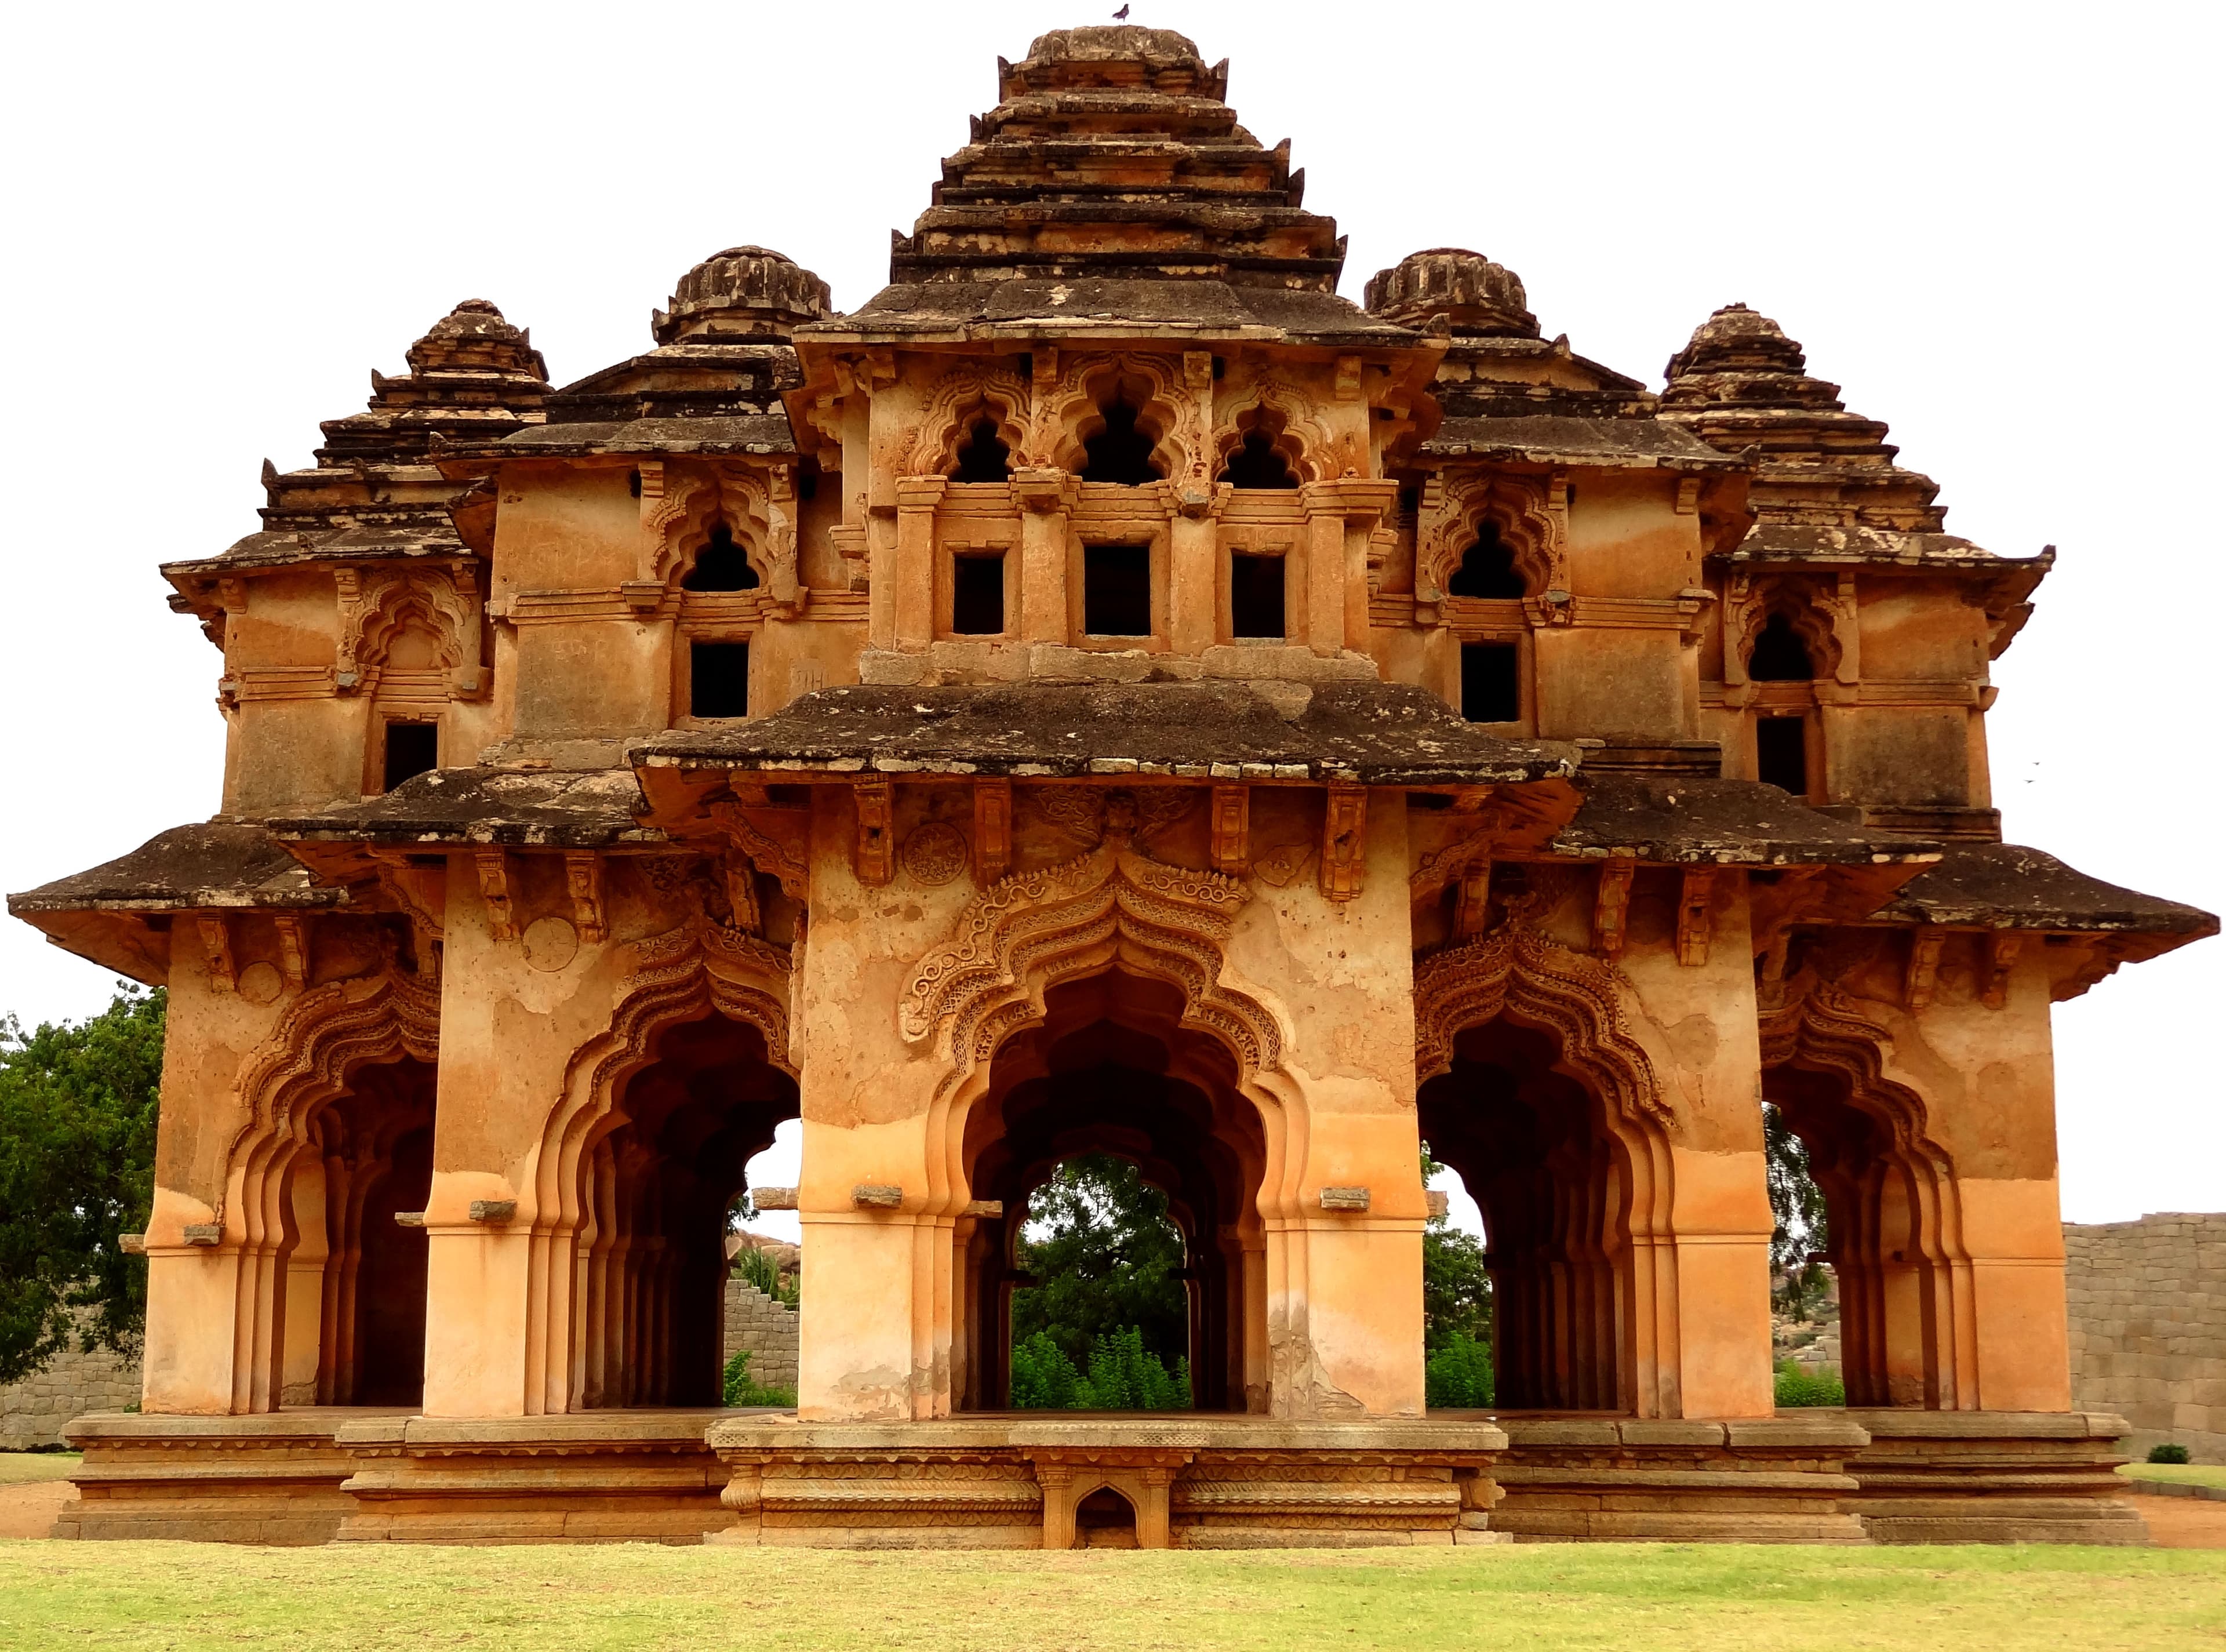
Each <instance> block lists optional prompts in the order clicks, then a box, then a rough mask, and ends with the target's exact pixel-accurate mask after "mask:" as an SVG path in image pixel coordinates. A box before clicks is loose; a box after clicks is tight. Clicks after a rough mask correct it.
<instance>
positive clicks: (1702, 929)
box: [1677, 866, 1716, 969]
mask: <svg viewBox="0 0 2226 1652" xmlns="http://www.w3.org/2000/svg"><path fill="white" fill-rule="evenodd" d="M1715 886H1716V869H1715V868H1714V867H1706V866H1692V867H1686V868H1685V881H1684V886H1683V887H1682V889H1681V890H1680V891H1679V892H1678V896H1677V962H1678V963H1681V964H1683V965H1684V966H1685V967H1686V968H1687V969H1699V968H1700V967H1701V965H1702V964H1704V963H1708V943H1709V942H1710V941H1711V940H1712V939H1714V927H1715V926H1714V920H1713V919H1712V918H1711V917H1710V915H1709V911H1708V901H1709V899H1710V897H1711V896H1712V895H1714V893H1715Z"/></svg>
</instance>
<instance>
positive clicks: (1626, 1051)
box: [1415, 924, 1675, 1127]
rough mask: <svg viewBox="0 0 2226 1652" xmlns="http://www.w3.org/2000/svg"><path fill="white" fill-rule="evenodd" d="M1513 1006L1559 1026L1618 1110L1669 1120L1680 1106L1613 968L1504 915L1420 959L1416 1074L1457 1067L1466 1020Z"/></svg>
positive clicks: (1569, 1058)
mask: <svg viewBox="0 0 2226 1652" xmlns="http://www.w3.org/2000/svg"><path fill="white" fill-rule="evenodd" d="M1502 1014H1504V1015H1506V1016H1507V1017H1509V1018H1510V1020H1516V1021H1518V1022H1521V1023H1523V1025H1526V1026H1536V1027H1538V1028H1540V1029H1542V1030H1543V1031H1545V1032H1551V1033H1553V1034H1555V1036H1556V1037H1557V1038H1558V1039H1560V1040H1561V1058H1562V1059H1563V1060H1564V1061H1565V1062H1567V1063H1568V1065H1569V1066H1571V1067H1573V1068H1574V1069H1575V1070H1577V1071H1580V1072H1581V1073H1583V1074H1584V1075H1585V1077H1587V1078H1588V1079H1589V1080H1591V1081H1592V1083H1593V1084H1595V1085H1596V1086H1597V1087H1598V1088H1599V1090H1600V1095H1601V1096H1602V1098H1603V1099H1604V1100H1605V1101H1606V1102H1607V1104H1608V1107H1609V1110H1610V1112H1611V1114H1612V1115H1614V1116H1617V1117H1619V1118H1621V1119H1624V1120H1625V1121H1630V1122H1631V1123H1634V1124H1641V1125H1647V1124H1650V1125H1656V1126H1665V1127H1666V1126H1668V1125H1669V1124H1671V1123H1672V1122H1673V1121H1674V1119H1675V1114H1674V1112H1673V1110H1672V1109H1671V1108H1670V1105H1669V1102H1668V1101H1667V1100H1666V1099H1665V1098H1664V1097H1663V1093H1662V1086H1661V1083H1660V1081H1659V1079H1658V1078H1657V1076H1656V1073H1655V1071H1654V1063H1653V1061H1652V1059H1651V1058H1649V1056H1648V1055H1647V1053H1646V1052H1645V1050H1644V1048H1643V1047H1642V1046H1641V1045H1639V1043H1638V1040H1637V1039H1634V1038H1633V1037H1632V1036H1631V1030H1630V1027H1629V1026H1628V1024H1627V1022H1626V1021H1625V1017H1624V1013H1623V1001H1622V995H1621V992H1620V989H1619V986H1618V983H1617V981H1616V977H1615V975H1614V972H1613V971H1612V970H1611V969H1608V968H1607V966H1606V965H1605V964H1603V963H1600V961H1599V960H1597V959H1595V958H1588V957H1587V956H1584V955H1583V954H1582V953H1580V952H1573V951H1571V950H1569V949H1568V947H1565V946H1561V945H1558V944H1555V942H1553V941H1550V940H1549V939H1548V938H1547V937H1545V936H1543V935H1542V934H1540V933H1539V932H1538V931H1536V930H1532V929H1526V928H1523V927H1521V926H1519V925H1517V924H1504V925H1502V926H1501V927H1500V928H1498V929H1497V930H1495V931H1492V932H1491V934H1489V935H1483V936H1479V937H1477V938H1476V939H1475V940H1473V941H1464V942H1460V943H1459V944H1454V945H1452V946H1446V947H1441V948H1439V949H1438V950H1436V951H1434V952H1432V953H1430V954H1429V955H1428V956H1425V957H1423V958H1421V960H1419V961H1418V962H1417V963H1415V1077H1416V1079H1417V1081H1418V1082H1419V1081H1420V1080H1422V1079H1428V1078H1432V1077H1436V1076H1437V1075H1438V1074H1439V1073H1441V1072H1446V1071H1449V1070H1450V1069H1451V1068H1452V1066H1453V1040H1454V1039H1456V1038H1457V1037H1459V1036H1460V1032H1461V1030H1462V1029H1463V1028H1464V1027H1470V1026H1479V1025H1480V1024H1482V1023H1484V1022H1485V1021H1489V1020H1494V1019H1495V1018H1497V1017H1498V1016H1500V1015H1502Z"/></svg>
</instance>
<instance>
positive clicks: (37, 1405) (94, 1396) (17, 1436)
mask: <svg viewBox="0 0 2226 1652" xmlns="http://www.w3.org/2000/svg"><path fill="white" fill-rule="evenodd" d="M138 1407H139V1361H138V1359H137V1357H133V1358H130V1359H126V1358H124V1357H123V1356H121V1355H118V1354H112V1353H111V1352H109V1351H108V1350H106V1349H105V1348H104V1349H99V1350H96V1351H94V1352H92V1353H90V1354H83V1353H79V1351H78V1350H77V1346H76V1344H71V1345H70V1346H69V1347H67V1348H66V1349H64V1350H62V1351H61V1352H60V1353H59V1354H57V1355H55V1356H54V1358H53V1359H52V1360H50V1361H48V1363H47V1368H46V1369H44V1370H42V1371H39V1372H35V1373H34V1374H33V1375H32V1376H27V1377H25V1378H24V1379H23V1380H22V1382H10V1384H8V1385H7V1386H6V1387H5V1388H0V1451H10V1452H21V1451H29V1450H32V1449H34V1448H35V1447H38V1446H41V1445H60V1444H61V1443H62V1425H63V1424H64V1423H66V1422H67V1421H68V1420H70V1419H71V1418H72V1417H81V1416H83V1415H84V1414H86V1412H88V1411H124V1410H134V1411H136V1410H137V1409H138Z"/></svg>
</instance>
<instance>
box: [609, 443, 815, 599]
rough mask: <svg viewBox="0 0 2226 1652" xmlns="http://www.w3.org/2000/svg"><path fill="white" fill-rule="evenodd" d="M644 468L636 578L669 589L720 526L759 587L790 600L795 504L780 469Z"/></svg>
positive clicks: (792, 592)
mask: <svg viewBox="0 0 2226 1652" xmlns="http://www.w3.org/2000/svg"><path fill="white" fill-rule="evenodd" d="M656 472H657V473H656V475H655V476H654V477H652V475H651V473H650V467H645V468H644V471H643V486H642V517H641V520H642V533H643V550H644V562H645V565H644V566H643V568H642V569H640V577H641V580H642V581H645V582H646V583H648V584H650V585H653V586H659V587H665V588H673V587H677V585H678V584H679V582H680V581H681V580H682V579H683V578H684V576H685V575H686V574H687V572H688V570H689V569H690V567H692V566H693V565H694V563H695V560H696V555H697V554H698V553H699V552H700V551H702V550H703V547H704V546H705V545H706V544H708V543H709V542H710V538H711V533H712V530H713V529H715V528H716V527H717V526H718V525H719V524H721V523H722V522H723V523H724V524H726V526H727V528H728V531H729V532H731V533H732V534H733V535H734V537H735V545H736V547H737V548H739V549H740V550H741V553H742V555H743V556H744V557H745V558H746V559H747V561H748V562H749V565H750V566H751V567H752V568H753V569H756V571H757V576H758V581H759V584H760V588H762V589H764V590H765V591H766V593H767V594H770V595H771V596H772V597H773V600H775V601H777V602H792V601H794V600H796V589H797V583H796V581H797V575H796V509H795V505H794V501H793V499H792V496H791V493H790V491H789V487H788V484H787V480H786V473H785V472H784V473H779V474H778V475H776V476H773V477H770V478H769V477H766V476H763V475H760V474H759V473H757V472H756V471H754V470H747V469H742V468H739V467H729V466H719V467H703V468H696V467H686V468H683V467H675V466H671V465H666V466H660V467H656Z"/></svg>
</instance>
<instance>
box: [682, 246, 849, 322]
mask: <svg viewBox="0 0 2226 1652" xmlns="http://www.w3.org/2000/svg"><path fill="white" fill-rule="evenodd" d="M668 302H670V303H671V308H670V309H661V310H658V312H657V313H656V315H654V316H653V317H652V320H651V327H652V331H653V332H654V333H655V334H656V335H657V341H658V343H659V344H677V343H679V342H680V341H682V340H687V339H699V340H706V341H709V340H719V339H785V338H786V337H788V335H789V334H791V333H792V332H793V331H794V330H795V329H796V328H797V327H800V326H802V325H803V324H804V323H805V322H806V321H818V320H820V319H821V318H822V317H824V315H826V314H827V312H828V310H829V308H830V295H829V292H828V289H827V283H825V282H824V281H822V280H820V279H819V277H818V276H815V275H813V274H812V273H811V271H810V270H806V269H805V268H804V266H803V265H801V264H798V263H796V262H795V260H793V259H792V258H788V257H783V256H782V255H781V254H779V253H778V252H775V251H772V250H771V249H770V248H767V247H761V246H730V247H728V248H727V249H726V251H723V252H715V253H713V254H712V255H711V256H710V257H708V258H706V259H704V260H703V263H701V264H697V265H696V267H695V268H694V269H693V270H690V271H689V272H688V273H687V274H686V275H684V276H681V277H680V279H679V281H678V282H677V283H675V284H674V287H673V292H672V297H671V300H670V301H668Z"/></svg>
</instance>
